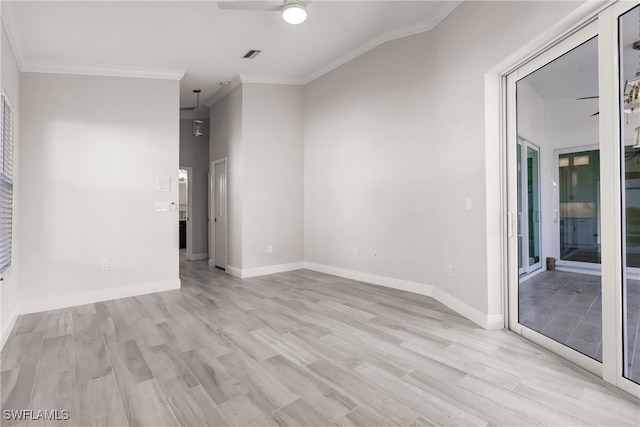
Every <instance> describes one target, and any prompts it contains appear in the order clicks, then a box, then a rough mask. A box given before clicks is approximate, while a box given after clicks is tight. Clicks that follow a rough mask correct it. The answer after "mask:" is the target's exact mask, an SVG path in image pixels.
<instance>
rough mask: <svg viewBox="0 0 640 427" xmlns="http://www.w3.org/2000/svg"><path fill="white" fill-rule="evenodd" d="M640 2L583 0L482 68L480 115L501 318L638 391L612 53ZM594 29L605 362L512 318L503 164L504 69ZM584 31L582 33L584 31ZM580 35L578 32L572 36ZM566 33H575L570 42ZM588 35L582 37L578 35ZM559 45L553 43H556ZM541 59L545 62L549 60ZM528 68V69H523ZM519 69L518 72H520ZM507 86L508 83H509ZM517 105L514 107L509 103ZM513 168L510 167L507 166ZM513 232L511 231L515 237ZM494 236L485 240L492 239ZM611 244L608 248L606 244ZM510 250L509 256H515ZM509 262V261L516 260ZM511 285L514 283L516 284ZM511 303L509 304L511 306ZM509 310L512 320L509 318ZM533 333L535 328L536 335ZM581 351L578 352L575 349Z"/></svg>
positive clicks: (510, 191) (506, 136)
mask: <svg viewBox="0 0 640 427" xmlns="http://www.w3.org/2000/svg"><path fill="white" fill-rule="evenodd" d="M637 4H638V2H626V1H618V0H610V1H607V2H602V3H601V2H588V3H585V4H583V5H582V6H580V7H578V8H577V9H576V11H574V12H573V13H571V14H570V15H568V16H567V17H566V18H565V19H563V20H562V21H560V22H559V23H558V24H557V25H555V26H553V27H552V28H550V29H549V30H548V31H546V32H545V33H544V34H542V35H541V36H540V37H539V38H538V39H536V40H534V41H533V42H531V43H530V44H528V45H527V46H525V47H523V48H522V49H520V50H519V51H518V52H516V53H514V54H513V55H512V56H510V57H509V58H507V59H505V60H504V61H502V62H501V63H500V64H498V65H496V66H495V67H494V68H493V69H492V70H490V71H489V72H488V73H487V74H486V76H485V89H486V93H487V95H486V96H487V100H486V105H487V111H486V115H485V122H486V124H487V131H486V136H487V138H488V141H487V143H488V149H489V150H490V151H492V152H495V153H500V154H501V156H500V160H499V161H498V162H496V161H490V160H489V158H488V157H487V167H489V166H490V165H493V164H496V163H499V165H500V168H499V172H497V173H495V174H490V173H488V178H487V181H488V184H487V185H488V186H489V185H490V184H491V183H496V184H497V185H498V184H499V188H500V189H501V194H502V196H501V197H500V200H499V202H497V205H499V206H500V208H501V215H502V218H503V220H502V221H500V227H499V231H500V235H501V237H500V240H499V242H500V243H499V244H498V245H496V246H499V249H500V253H501V255H502V256H501V260H502V263H501V265H500V268H499V274H500V278H501V280H500V283H501V289H502V300H501V301H502V307H503V310H504V326H505V328H508V329H512V330H513V331H514V332H515V333H518V334H521V335H523V336H525V337H526V338H528V339H530V340H532V341H534V342H536V343H539V344H541V345H543V346H544V347H546V348H548V349H549V350H551V351H552V352H554V353H556V354H557V355H559V356H560V357H562V358H564V359H567V360H568V361H570V362H572V363H574V364H577V365H578V366H581V367H583V368H585V369H587V370H588V371H591V372H593V373H595V374H596V375H598V376H600V377H601V378H602V379H604V380H605V381H606V382H608V383H610V384H612V385H614V386H616V387H618V388H619V389H621V390H623V391H625V392H627V393H629V394H631V395H633V396H636V397H637V396H640V385H638V384H636V383H634V382H633V381H631V380H629V379H627V378H625V377H623V369H622V368H623V366H622V365H623V357H622V355H623V353H622V352H623V348H622V345H623V338H622V313H623V307H622V281H623V271H622V243H623V242H622V240H623V236H622V216H621V213H622V212H621V210H622V205H621V184H622V179H621V175H620V172H621V166H620V155H621V153H620V119H619V118H620V105H619V98H618V97H619V85H620V81H619V80H620V77H619V70H618V64H619V58H618V57H619V53H618V45H617V40H618V25H617V24H618V17H619V16H620V15H622V14H623V13H625V12H626V11H628V10H630V9H633V8H634V7H635V6H636V5H637ZM589 28H591V29H595V31H594V32H593V35H594V36H595V35H597V36H598V52H599V57H601V58H602V57H606V58H607V60H600V61H599V64H598V72H599V96H600V98H599V105H598V107H599V111H600V112H601V115H600V121H599V123H600V130H599V140H600V142H601V143H600V147H601V151H600V162H601V166H600V168H601V174H600V175H601V185H600V191H601V202H602V209H601V232H602V237H601V245H602V248H604V250H603V251H602V284H603V285H602V306H603V325H602V346H603V354H602V358H603V363H602V364H600V363H599V362H597V361H595V360H593V359H590V358H588V357H587V356H583V355H581V354H579V353H578V352H576V351H574V350H571V349H570V348H569V347H566V346H564V345H563V344H559V343H557V342H555V341H553V340H551V339H549V338H546V337H544V336H542V335H541V334H537V333H532V334H530V333H528V332H527V331H530V330H528V329H527V331H524V329H526V328H524V327H523V326H522V325H520V324H518V323H517V313H518V307H517V300H516V302H515V303H514V300H515V298H511V295H512V293H513V292H514V289H513V283H514V275H515V279H516V283H517V275H518V274H517V273H518V260H517V254H514V253H513V250H512V248H513V247H514V246H515V247H516V248H517V234H516V233H515V227H514V219H515V218H514V214H513V213H514V212H517V206H515V207H514V206H513V204H514V202H513V201H514V200H515V201H517V197H516V194H515V193H514V191H515V188H514V186H513V185H512V184H509V183H510V182H511V183H513V182H516V181H515V180H514V179H515V174H514V172H513V171H511V170H509V169H508V164H509V163H510V162H511V164H513V157H514V156H515V153H514V152H515V148H514V147H510V145H511V144H510V141H513V136H512V134H514V133H515V131H514V129H515V122H514V116H515V114H509V111H508V110H509V108H507V106H508V105H509V104H510V103H511V105H515V93H513V91H512V90H508V87H509V76H510V75H512V74H514V73H517V72H518V70H519V69H521V68H523V67H524V66H526V65H527V64H528V63H530V62H531V61H532V60H537V58H538V57H541V56H545V55H550V54H549V52H553V51H554V50H559V51H561V52H560V53H559V54H558V55H556V56H555V57H557V56H559V55H561V54H563V53H566V51H568V50H570V49H566V46H567V45H569V44H573V47H575V46H578V45H579V44H580V43H575V39H576V34H580V33H581V32H582V31H583V30H585V29H586V31H589ZM583 36H584V34H583ZM578 38H580V37H579V36H578ZM571 40H574V42H572V41H571ZM586 40H587V39H584V40H582V42H584V41H586ZM559 45H560V46H564V48H562V47H561V48H558V46H559ZM548 62H549V61H546V62H545V63H548ZM526 74H528V73H526ZM526 74H525V73H522V76H524V75H526ZM512 87H513V86H512ZM514 109H515V108H514ZM492 140H495V141H499V142H498V146H497V147H495V146H493V147H492V145H491V144H492V142H491V141H492ZM602 141H609V142H611V141H613V142H614V143H613V144H609V149H606V150H603V149H602V146H603V143H602ZM511 169H513V167H511ZM514 236H515V239H516V242H515V245H514V243H513V240H514ZM491 243H493V242H489V244H491ZM606 248H609V249H606ZM514 255H515V256H514ZM514 264H515V268H514ZM516 291H517V289H516ZM494 292H495V288H491V287H490V288H489V306H490V309H491V307H492V306H495V305H496V302H497V301H496V294H494ZM514 306H515V307H514ZM514 314H515V318H516V320H515V323H516V325H515V327H511V328H510V326H512V324H513V318H514ZM536 334H537V335H538V336H536ZM580 356H581V357H580Z"/></svg>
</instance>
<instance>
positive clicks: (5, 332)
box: [0, 307, 20, 349]
mask: <svg viewBox="0 0 640 427" xmlns="http://www.w3.org/2000/svg"><path fill="white" fill-rule="evenodd" d="M19 308H20V307H15V308H14V309H13V312H12V313H11V315H10V316H9V320H8V321H7V323H6V324H5V325H3V326H2V337H0V339H2V343H1V344H0V349H2V348H4V345H5V344H6V343H7V339H9V337H10V336H11V331H12V330H13V327H14V326H15V324H16V321H17V320H18V316H19V315H20V311H19Z"/></svg>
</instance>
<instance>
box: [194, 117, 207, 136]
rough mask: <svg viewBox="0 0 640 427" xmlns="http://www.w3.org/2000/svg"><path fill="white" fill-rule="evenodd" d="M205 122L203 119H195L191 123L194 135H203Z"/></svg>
mask: <svg viewBox="0 0 640 427" xmlns="http://www.w3.org/2000/svg"><path fill="white" fill-rule="evenodd" d="M203 125H204V122H203V121H202V120H194V121H193V123H192V124H191V133H192V134H193V136H202V135H204V133H203V132H202V126H203Z"/></svg>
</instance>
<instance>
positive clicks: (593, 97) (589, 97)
mask: <svg viewBox="0 0 640 427" xmlns="http://www.w3.org/2000/svg"><path fill="white" fill-rule="evenodd" d="M597 98H600V97H599V96H583V97H582V98H576V101H582V100H583V99H597Z"/></svg>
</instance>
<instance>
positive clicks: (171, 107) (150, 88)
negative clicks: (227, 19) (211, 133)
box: [18, 73, 180, 311]
mask: <svg viewBox="0 0 640 427" xmlns="http://www.w3.org/2000/svg"><path fill="white" fill-rule="evenodd" d="M178 95H179V83H178V81H169V80H156V79H138V78H124V77H93V76H74V75H55V74H38V73H23V75H22V79H21V100H22V102H21V109H22V111H23V112H28V114H23V120H21V126H20V130H21V156H20V163H19V166H20V172H19V178H20V186H19V188H18V192H19V200H20V204H21V215H20V216H19V218H18V227H19V228H18V230H19V232H18V238H19V240H20V246H19V249H18V250H19V252H18V256H19V258H20V260H21V275H20V285H21V288H22V289H23V290H24V293H25V295H29V299H28V300H26V301H24V304H25V307H26V308H25V310H27V311H39V310H43V309H49V308H51V307H55V306H65V305H74V304H78V303H82V302H93V301H95V300H96V299H104V298H115V297H121V296H123V295H127V294H140V293H146V292H152V291H159V290H165V289H172V288H178V287H179V284H180V281H179V276H178V227H177V224H178V212H177V210H176V211H173V212H156V211H155V203H156V202H175V203H176V204H177V202H178V167H179V157H178V156H179V154H178V153H179V115H178V114H179V113H178V112H179V103H178V98H179V97H178ZM164 177H169V178H170V179H171V191H170V192H158V191H156V180H157V178H164ZM103 259H108V260H109V262H110V269H109V270H108V271H101V270H100V262H101V260H103Z"/></svg>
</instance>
